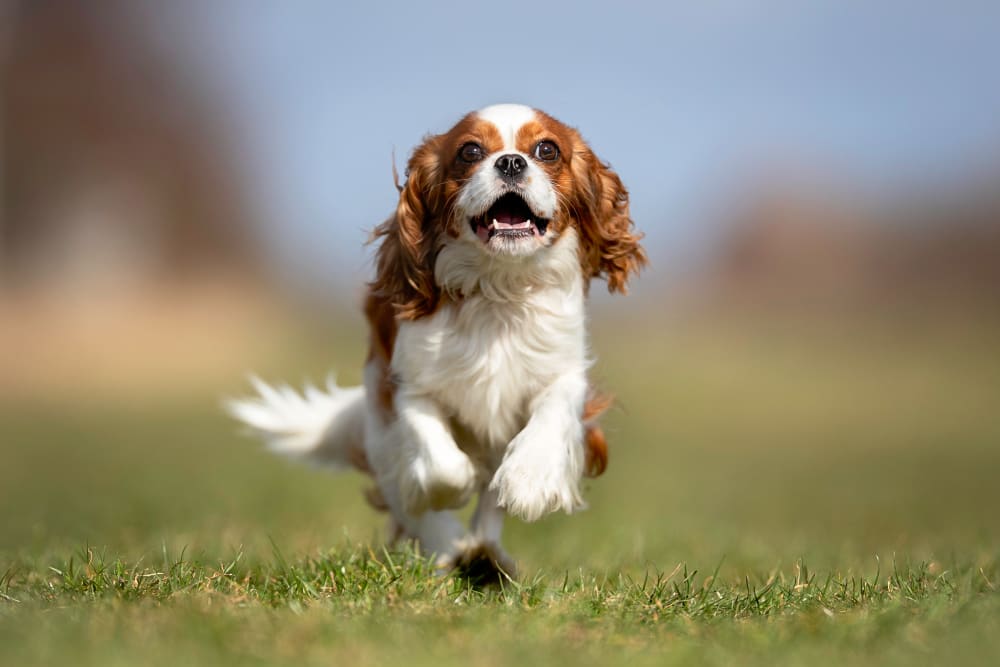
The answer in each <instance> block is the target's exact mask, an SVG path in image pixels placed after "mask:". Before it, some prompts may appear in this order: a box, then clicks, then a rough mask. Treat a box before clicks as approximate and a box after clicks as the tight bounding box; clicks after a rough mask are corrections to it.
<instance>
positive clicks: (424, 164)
mask: <svg viewBox="0 0 1000 667" xmlns="http://www.w3.org/2000/svg"><path fill="white" fill-rule="evenodd" d="M440 143H441V138H440V137H439V136H432V137H428V138H427V139H425V140H424V143H423V144H422V145H421V146H419V147H418V148H417V149H416V150H415V151H414V152H413V155H412V156H411V157H410V161H409V163H408V164H407V168H406V183H405V184H404V185H403V187H402V188H401V190H400V193H399V203H398V204H397V205H396V212H395V213H393V214H392V215H391V216H390V217H389V219H388V220H386V221H385V222H383V223H382V224H381V225H379V226H378V227H376V228H375V230H374V231H373V232H372V236H371V239H370V242H374V241H377V240H378V239H381V245H379V248H378V251H377V253H376V255H375V261H376V268H375V280H373V281H372V282H371V284H370V287H371V290H372V293H373V294H374V295H375V296H376V297H377V298H379V299H382V300H385V301H387V302H389V303H390V304H392V306H393V308H394V309H395V312H396V316H397V317H399V318H401V319H407V320H412V319H416V318H418V317H421V316H422V315H426V314H428V313H431V312H433V311H434V309H435V308H436V307H437V304H438V300H439V298H440V292H439V290H438V288H437V286H436V284H435V283H434V256H435V254H436V253H437V248H436V243H437V238H438V233H439V230H438V229H436V228H435V226H436V225H439V224H443V223H442V221H441V220H440V219H439V218H440V215H439V208H438V206H437V203H438V202H437V200H438V199H439V198H440V194H439V193H440V190H441V188H440V187H439V186H438V183H439V179H440V177H441V174H440V159H439V158H438V148H439V145H440Z"/></svg>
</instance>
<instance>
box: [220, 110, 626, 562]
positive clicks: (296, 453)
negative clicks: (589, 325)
mask: <svg viewBox="0 0 1000 667" xmlns="http://www.w3.org/2000/svg"><path fill="white" fill-rule="evenodd" d="M640 238H641V236H640V235H638V234H636V233H635V231H634V229H633V223H632V220H631V218H630V215H629V205H628V194H627V192H626V190H625V188H624V187H623V186H622V183H621V181H620V180H619V178H618V176H617V175H616V174H615V173H614V172H612V171H611V170H610V168H608V166H607V165H605V164H604V163H602V162H601V161H600V160H599V159H598V158H597V157H596V156H595V155H594V153H593V152H592V151H591V150H590V148H589V147H588V146H587V145H586V144H585V143H584V141H583V140H582V139H581V138H580V135H579V133H578V132H577V131H576V130H574V129H572V128H570V127H567V126H566V125H564V124H562V123H560V122H559V121H557V120H555V119H554V118H552V117H551V116H548V115H547V114H545V113H543V112H541V111H538V110H535V109H531V108H529V107H525V106H521V105H513V104H503V105H496V106H491V107H487V108H485V109H482V110H480V111H477V112H473V113H470V114H468V115H467V116H465V117H464V118H463V119H462V120H461V121H459V123H458V124H457V125H455V127H453V128H452V129H451V130H450V131H448V132H446V133H444V134H440V135H434V136H429V137H428V138H426V139H425V141H424V143H423V144H422V145H421V146H420V147H418V148H417V149H416V150H415V151H414V153H413V155H412V157H411V158H410V161H409V164H408V168H407V179H406V182H405V185H404V186H403V187H402V188H400V197H399V203H398V205H397V207H396V212H395V214H394V215H392V216H391V217H390V218H389V219H388V220H386V221H385V222H384V223H383V224H381V225H380V226H379V227H377V228H376V229H375V231H374V234H373V239H374V240H377V241H379V242H380V245H379V248H378V252H377V272H376V276H375V279H374V280H373V281H372V282H371V283H370V285H369V290H368V295H367V298H366V302H365V315H366V316H367V319H368V323H369V325H370V348H369V353H368V358H367V361H366V364H365V367H364V386H363V387H354V388H349V389H342V388H338V387H336V386H335V385H333V384H332V383H331V385H330V386H329V387H328V390H327V391H326V392H322V391H318V390H316V389H314V388H307V390H306V392H305V394H304V395H299V394H298V393H296V392H294V391H293V390H291V389H290V388H288V387H283V388H278V389H275V388H272V387H269V386H268V385H266V384H264V383H262V382H260V381H256V380H255V386H256V389H257V391H258V393H259V397H257V398H254V399H248V400H241V401H234V402H232V403H231V404H230V409H231V412H232V413H233V414H234V415H235V416H236V417H237V418H238V419H240V420H242V421H243V422H245V423H246V424H248V425H249V426H251V427H253V428H254V429H255V430H256V431H257V432H258V433H259V434H260V435H261V436H263V438H264V439H265V440H266V441H267V442H268V443H269V445H270V446H271V448H272V449H274V450H275V451H278V452H280V453H283V454H287V455H290V456H292V457H296V458H300V459H304V460H308V461H311V462H314V463H320V464H332V465H340V466H350V467H354V468H357V469H359V470H362V471H364V472H366V473H368V474H370V475H371V476H372V478H373V479H374V481H375V489H374V491H373V493H372V494H371V498H370V499H371V500H372V501H373V504H375V505H377V506H381V507H384V508H385V509H387V510H388V511H389V512H390V513H391V516H392V520H393V526H394V534H395V535H396V536H398V537H407V538H412V539H415V540H417V541H418V542H419V544H420V545H421V547H422V548H423V549H424V550H425V551H427V552H431V553H435V554H437V555H438V558H439V562H440V564H441V565H444V566H450V565H460V564H463V563H467V561H468V560H469V559H470V558H475V557H476V554H486V556H485V557H486V558H489V559H490V560H491V561H492V562H493V564H494V565H498V566H499V567H501V568H502V569H503V570H505V571H507V572H512V569H513V563H512V562H511V561H510V559H509V558H508V557H507V556H506V555H505V554H504V553H503V551H502V550H501V549H500V546H499V543H500V533H501V528H502V525H503V520H504V515H505V513H510V514H514V515H515V516H518V517H520V518H522V519H524V520H526V521H534V520H536V519H538V518H540V517H542V516H544V515H545V514H548V513H550V512H554V511H557V510H562V511H564V512H573V511H575V510H577V509H580V508H582V507H583V506H584V501H583V498H582V495H581V492H580V482H581V478H582V477H583V476H584V475H585V474H589V475H591V476H596V475H600V474H601V473H602V472H603V471H604V468H605V466H606V464H607V445H606V442H605V440H604V435H603V433H602V432H601V430H600V428H599V427H598V425H597V421H596V420H597V417H598V416H599V415H600V413H601V412H603V411H604V409H605V408H606V407H607V405H608V404H609V403H610V399H608V398H606V397H604V396H601V395H599V394H598V393H597V392H595V391H594V390H593V389H592V388H591V386H590V385H589V383H588V380H587V369H588V367H589V366H590V364H591V361H590V358H589V355H588V349H587V335H586V314H585V303H586V296H587V290H588V286H589V283H590V280H591V278H595V277H597V278H604V279H605V280H606V281H607V284H608V288H609V289H610V291H612V292H624V291H625V288H626V284H627V282H628V279H629V277H630V276H631V275H632V274H633V273H634V272H636V271H637V270H638V269H639V268H640V267H641V266H643V265H644V264H645V262H646V258H645V254H644V252H643V250H642V247H641V246H640V245H639V240H640ZM476 494H478V496H479V498H478V504H477V507H476V510H475V513H474V515H473V518H472V522H471V526H470V528H469V530H467V529H466V528H465V527H464V526H463V525H462V524H461V523H460V522H459V521H458V519H457V518H456V517H455V515H454V514H453V512H452V510H454V509H458V508H460V507H463V506H464V505H466V504H467V503H468V502H469V501H470V500H471V499H472V497H473V496H474V495H476Z"/></svg>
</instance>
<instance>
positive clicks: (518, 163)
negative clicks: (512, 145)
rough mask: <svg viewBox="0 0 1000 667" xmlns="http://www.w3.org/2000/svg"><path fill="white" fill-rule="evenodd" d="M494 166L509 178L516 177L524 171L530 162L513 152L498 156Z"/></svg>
mask: <svg viewBox="0 0 1000 667" xmlns="http://www.w3.org/2000/svg"><path fill="white" fill-rule="evenodd" d="M494 166H495V167H496V168H497V171H499V172H500V173H501V174H503V175H504V176H506V177H507V178H514V177H516V176H517V175H518V174H520V173H521V172H522V171H524V168H525V167H527V166H528V163H527V161H526V160H525V159H524V158H523V157H521V156H520V155H515V154H513V153H511V154H508V155H501V156H500V157H498V158H497V161H496V162H495V163H494Z"/></svg>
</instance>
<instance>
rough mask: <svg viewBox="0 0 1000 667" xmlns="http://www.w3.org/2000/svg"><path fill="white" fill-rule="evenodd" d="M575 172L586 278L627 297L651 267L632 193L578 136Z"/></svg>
mask: <svg viewBox="0 0 1000 667" xmlns="http://www.w3.org/2000/svg"><path fill="white" fill-rule="evenodd" d="M571 168H572V173H573V185H574V197H573V200H574V201H573V204H574V209H575V212H576V216H577V219H578V222H579V225H580V237H581V238H580V263H581V264H582V266H583V271H584V275H586V276H588V277H594V278H600V277H603V278H604V279H605V280H607V282H608V291H610V292H621V293H625V292H626V291H627V285H628V280H629V278H630V277H631V276H632V274H634V273H637V272H638V271H639V269H640V268H642V267H643V266H645V265H646V262H647V260H646V253H645V251H644V250H643V249H642V246H641V245H639V241H640V240H642V234H640V233H638V232H636V231H635V225H634V223H633V222H632V218H631V216H630V214H629V200H628V190H626V189H625V186H624V185H622V181H621V179H620V178H618V174H616V173H615V172H614V171H612V170H611V168H610V167H609V166H608V165H607V164H605V163H603V162H601V160H600V159H599V158H598V157H597V156H596V155H594V152H593V151H591V150H590V148H589V147H588V146H587V145H586V144H585V143H584V142H583V140H582V139H580V137H579V136H578V135H577V136H575V137H574V149H573V156H572V163H571Z"/></svg>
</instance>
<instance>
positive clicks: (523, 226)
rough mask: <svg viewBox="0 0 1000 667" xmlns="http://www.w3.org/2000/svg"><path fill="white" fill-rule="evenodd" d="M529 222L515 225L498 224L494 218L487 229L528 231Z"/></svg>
mask: <svg viewBox="0 0 1000 667" xmlns="http://www.w3.org/2000/svg"><path fill="white" fill-rule="evenodd" d="M530 228H531V220H525V221H524V222H519V223H517V224H516V225H511V224H508V223H506V222H500V221H499V220H497V219H496V218H494V219H493V222H492V223H491V224H490V226H489V229H530Z"/></svg>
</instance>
